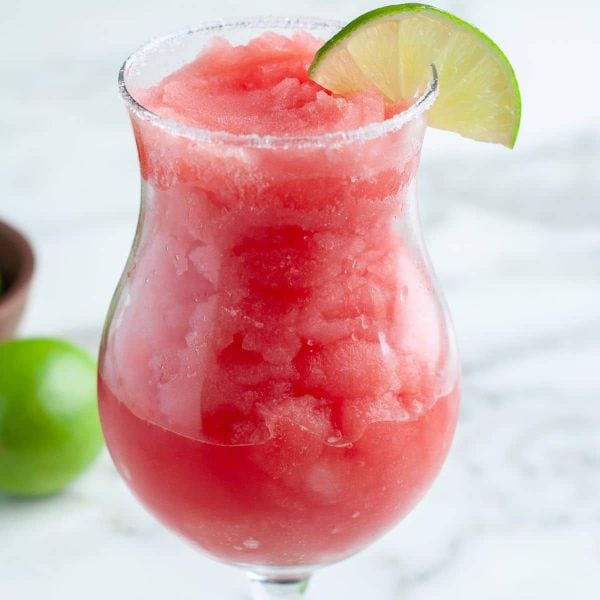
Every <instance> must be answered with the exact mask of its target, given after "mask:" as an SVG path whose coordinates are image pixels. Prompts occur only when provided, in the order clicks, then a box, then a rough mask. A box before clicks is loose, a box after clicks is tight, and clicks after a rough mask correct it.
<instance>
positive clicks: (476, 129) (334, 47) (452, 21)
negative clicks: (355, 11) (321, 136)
mask: <svg viewBox="0 0 600 600" xmlns="http://www.w3.org/2000/svg"><path fill="white" fill-rule="evenodd" d="M431 65H435V67H436V70H437V73H438V77H439V96H438V98H437V100H436V101H435V103H434V105H433V107H432V108H431V109H430V111H429V115H428V122H429V125H431V126H432V127H436V128H438V129H448V130H450V131H455V132H457V133H460V134H461V135H464V136H465V137H469V138H472V139H475V140H480V141H485V142H495V143H499V144H504V145H505V146H508V147H510V148H512V147H513V146H514V144H515V140H516V138H517V133H518V131H519V124H520V120H521V96H520V93H519V86H518V83H517V79H516V77H515V73H514V71H513V68H512V66H511V65H510V63H509V62H508V59H507V58H506V56H505V55H504V53H503V52H502V50H500V48H499V47H498V46H497V45H496V44H495V43H494V42H493V41H492V40H491V39H490V38H489V37H487V36H486V35H485V34H484V33H482V32H481V31H479V29H477V28H475V27H473V25H470V24H469V23H466V22H465V21H463V20H461V19H459V18H458V17H455V16H454V15H452V14H450V13H447V12H445V11H442V10H439V9H437V8H434V7H432V6H428V5H426V4H412V3H411V4H398V5H395V6H386V7H384V8H378V9H376V10H373V11H371V12H368V13H366V14H364V15H362V16H361V17H358V18H357V19H355V20H354V21H352V22H351V23H350V24H348V25H346V27H344V28H343V29H342V30H341V31H340V32H339V33H338V34H336V35H335V36H334V37H333V38H331V39H330V40H329V41H328V42H327V43H326V44H325V45H324V46H323V47H322V48H321V49H320V50H319V51H318V52H317V54H316V56H315V60H314V61H313V63H312V65H311V66H310V69H309V74H310V77H311V78H312V79H313V80H314V81H316V82H317V83H319V84H320V85H322V86H323V87H324V88H326V89H328V90H331V91H332V92H335V93H337V94H349V93H352V92H355V91H358V90H364V89H369V88H373V87H375V88H377V89H379V90H380V91H381V93H382V94H384V96H386V98H388V100H389V101H391V102H397V101H398V100H401V99H405V100H407V99H412V98H415V97H417V96H418V95H420V94H422V93H423V92H424V90H425V89H426V87H427V84H428V82H429V81H430V79H431V76H432V71H431Z"/></svg>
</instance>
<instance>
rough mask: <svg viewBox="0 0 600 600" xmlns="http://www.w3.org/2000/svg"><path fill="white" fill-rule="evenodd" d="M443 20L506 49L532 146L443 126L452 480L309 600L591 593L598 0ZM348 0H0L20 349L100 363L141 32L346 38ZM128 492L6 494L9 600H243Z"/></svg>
mask: <svg viewBox="0 0 600 600" xmlns="http://www.w3.org/2000/svg"><path fill="white" fill-rule="evenodd" d="M437 5H438V6H439V7H440V8H445V9H447V10H450V11H452V12H455V13H456V14H458V15H459V16H462V17H463V18H466V19H467V20H469V21H471V22H473V23H475V24H477V25H478V26H479V27H480V28H481V29H482V30H484V31H485V32H486V33H488V34H489V35H490V36H491V37H492V38H494V39H495V40H496V41H497V42H498V43H499V44H500V45H501V47H503V48H504V50H505V51H506V53H507V55H508V56H509V58H510V59H511V61H512V63H513V65H514V67H515V70H516V72H517V74H518V76H519V80H520V83H521V91H522V94H523V122H522V128H521V133H520V138H519V142H518V144H517V148H516V149H515V150H514V151H513V152H509V151H507V150H505V149H503V148H498V147H489V146H482V145H481V144H475V143H473V142H469V141H467V140H463V139H461V138H459V137H457V136H452V135H449V134H445V133H439V132H430V134H428V138H427V141H426V146H425V150H424V159H423V167H422V169H421V180H420V183H421V187H420V196H421V197H420V202H421V207H422V211H423V215H424V222H425V233H426V237H427V239H428V243H429V247H430V251H431V254H432V258H433V262H434V264H435V265H436V268H437V271H438V275H439V277H440V280H441V282H442V286H443V287H444V289H445V291H446V294H447V297H448V301H449V304H450V307H451V310H452V312H453V315H454V320H455V325H456V329H457V332H458V337H459V343H460V347H461V353H462V357H463V365H464V373H465V386H464V401H463V409H462V415H461V425H460V427H459V431H458V434H457V439H456V443H455V446H454V449H453V453H452V455H451V458H450V459H449V461H448V464H447V467H446V468H445V470H444V472H443V474H442V476H441V477H440V479H439V480H438V482H437V483H436V485H435V486H434V488H433V489H432V491H431V492H430V494H429V495H428V496H427V498H426V499H425V500H424V501H423V502H422V504H421V505H420V506H419V507H418V508H417V509H416V510H415V511H414V513H413V514H412V515H411V516H410V517H409V518H408V519H407V520H406V521H405V522H404V523H403V524H401V525H400V526H399V527H398V528H396V530H394V531H393V532H392V533H391V534H389V535H388V536H387V537H386V538H385V539H384V540H382V541H380V542H379V543H377V544H376V545H375V546H373V547H372V548H371V549H369V550H368V551H366V552H364V553H362V554H361V555H359V556H358V557H355V558H353V559H351V560H349V561H347V562H345V563H343V564H341V565H338V566H335V567H332V568H329V569H327V570H325V571H323V572H322V573H321V574H319V575H318V576H317V577H316V578H315V582H314V584H313V589H312V592H313V597H314V599H315V600H318V599H325V598H327V599H334V598H349V599H359V598H375V599H378V600H392V599H400V598H403V599H406V600H454V599H456V600H469V599H471V598H473V599H477V600H480V599H481V598H485V599H486V600H506V599H508V598H511V599H512V598H514V599H518V600H529V599H532V600H537V599H539V600H542V599H543V600H559V599H560V600H563V599H564V598H565V597H569V598H573V599H577V600H580V599H581V600H587V599H593V598H597V597H600V403H599V402H598V399H599V392H600V369H599V368H598V365H599V364H600V175H599V171H600V108H599V106H600V101H599V99H600V84H599V79H598V75H597V73H598V69H597V66H598V60H599V57H600V43H599V42H598V39H599V38H600V36H599V35H598V33H597V31H598V29H599V26H600V9H599V8H598V6H599V5H597V3H596V2H594V1H592V0H588V1H584V0H574V1H571V2H564V1H560V2H558V1H551V0H550V1H545V2H544V1H541V0H540V1H537V0H535V1H534V0H521V1H516V0H504V1H502V2H497V1H491V0H485V1H483V0H480V1H476V0H456V1H441V0H440V1H439V2H438V3H437ZM375 6H376V5H374V4H372V3H370V2H363V1H361V2H355V1H351V0H347V1H345V2H341V1H330V2H327V1H325V0H321V1H316V0H304V1H300V2H294V3H292V2H283V1H280V2H275V1H274V0H271V1H268V0H262V1H255V2H253V3H243V2H241V1H239V0H238V1H233V0H221V1H219V2H206V1H202V0H186V1H181V0H179V1H177V0H173V1H171V2H169V3H167V2H164V0H163V1H162V2H158V1H157V0H147V1H144V2H142V1H141V0H133V1H127V0H121V1H120V2H117V1H115V0H107V1H104V2H100V1H96V2H84V1H82V0H80V1H76V0H55V1H53V2H44V1H42V0H38V1H37V2H35V1H32V0H26V1H21V2H16V1H13V0H0V82H1V83H0V219H4V220H9V221H11V222H13V223H15V224H16V225H18V226H20V227H21V228H22V229H23V230H24V231H25V232H27V233H28V235H29V236H30V237H31V239H32V241H33V243H34V245H35V248H36V253H37V258H38V271H37V274H36V280H35V286H34V290H33V294H32V298H31V303H30V306H29V310H28V313H27V316H26V319H25V321H24V323H23V327H22V329H21V333H22V334H23V335H40V334H48V335H59V336H64V337H67V338H69V339H71V340H73V341H76V342H78V343H82V344H84V345H86V346H87V347H88V348H89V349H90V350H91V351H95V350H96V348H97V342H98V338H99V332H100V328H101V325H102V320H103V316H104V313H105V311H106V308H107V306H108V302H109V300H110V296H111V294H112V290H113V288H114V285H115V283H116V281H117V278H118V276H119V273H120V270H121V268H122V267H123V264H124V261H125V258H126V256H127V252H128V249H129V244H130V242H131V239H132V235H133V231H134V226H135V218H136V213H137V199H138V195H139V191H138V187H139V181H138V173H137V162H136V155H135V150H134V144H133V138H132V135H131V133H130V130H129V124H128V121H127V117H126V113H125V110H124V108H123V107H122V106H121V103H120V100H119V98H118V95H117V93H116V74H117V70H118V67H119V66H120V63H121V62H122V60H123V59H124V58H125V57H126V56H127V55H128V54H129V53H130V52H131V51H133V50H134V49H135V48H136V47H137V46H138V45H140V44H141V43H142V42H143V41H145V40H146V39H147V38H148V37H151V36H154V35H158V34H162V33H166V32H168V31H170V30H173V29H179V28H181V27H184V26H186V25H190V24H195V23H198V22H200V21H202V20H206V19H212V18H216V17H225V16H240V15H242V16H244V15H248V14H256V15H259V14H288V15H289V14H294V15H296V14H299V15H314V16H322V17H333V18H338V19H341V20H343V21H346V20H349V19H350V18H352V17H354V16H356V15H358V14H360V13H362V12H364V11H366V10H368V9H370V8H374V7H375ZM245 594H246V585H245V581H244V578H243V576H242V575H241V574H239V573H237V572H235V571H234V570H233V569H230V568H228V567H225V566H221V565H218V564H216V563H213V562H211V561H209V560H208V559H206V558H203V557H202V556H200V555H198V554H197V553H196V552H195V551H194V550H192V549H190V548H189V547H187V546H186V545H185V544H184V543H182V542H181V541H179V540H178V539H176V538H175V537H174V536H172V535H171V534H170V533H168V532H166V531H165V530H164V529H163V528H161V527H160V526H158V525H157V524H156V523H155V522H154V521H153V520H152V519H151V518H150V517H149V516H147V515H146V513H145V512H144V511H143V509H142V508H141V507H140V506H139V505H138V504H137V503H136V502H135V501H134V500H133V499H132V498H131V497H130V495H129V493H128V491H127V490H126V488H125V486H124V485H123V484H122V483H121V482H120V480H119V479H118V478H117V476H116V474H115V472H114V470H113V468H112V465H111V463H110V461H109V459H108V457H107V456H106V455H103V456H102V457H101V459H100V460H99V461H98V462H97V463H96V464H95V466H94V467H93V468H92V469H91V470H90V472H88V473H87V474H86V475H85V476H84V477H83V478H82V479H81V480H79V481H78V482H77V483H76V484H75V485H74V486H73V487H72V488H70V489H69V490H68V491H66V492H65V493H64V494H62V495H60V496H57V497H54V498H51V499H49V500H45V501H38V502H15V501H13V500H8V499H6V498H2V497H0V598H1V599H2V600H4V599H5V598H6V599H11V600H18V599H21V598H23V599H30V598H40V597H43V598H45V599H46V600H50V599H54V598H61V599H63V600H71V599H76V598H81V597H85V598H87V599H88V600H95V599H101V598H102V599H104V598H106V597H113V598H127V599H132V600H133V599H137V598H140V599H141V598H144V599H145V600H153V599H159V598H160V599H162V598H166V597H168V598H182V599H184V598H207V599H208V598H211V599H212V598H215V599H216V598H218V599H223V600H242V599H243V598H247V596H246V595H245Z"/></svg>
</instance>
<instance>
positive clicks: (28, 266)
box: [0, 220, 35, 316]
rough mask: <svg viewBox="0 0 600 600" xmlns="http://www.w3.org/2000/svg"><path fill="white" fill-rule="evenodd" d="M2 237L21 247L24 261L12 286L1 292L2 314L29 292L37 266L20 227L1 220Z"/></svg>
mask: <svg viewBox="0 0 600 600" xmlns="http://www.w3.org/2000/svg"><path fill="white" fill-rule="evenodd" d="M0 237H1V238H4V239H6V240H8V241H9V243H10V244H12V245H13V246H14V247H17V248H19V250H20V251H21V254H22V256H23V261H22V263H21V265H20V268H19V271H18V273H17V276H16V278H15V280H14V281H13V282H12V284H11V286H10V287H9V288H8V290H6V291H5V292H3V293H2V292H0V316H1V315H2V313H3V312H4V310H7V309H8V307H9V306H10V305H11V304H12V303H13V302H16V301H18V300H19V299H20V298H21V297H22V296H23V295H25V294H26V293H27V287H28V286H29V284H30V283H31V278H32V277H33V270H34V267H35V258H34V254H33V248H32V247H31V244H30V243H29V240H28V239H27V238H26V237H25V235H23V234H22V233H21V232H20V231H19V230H18V229H15V228H14V227H13V226H12V225H9V224H8V223H6V222H5V221H1V220H0Z"/></svg>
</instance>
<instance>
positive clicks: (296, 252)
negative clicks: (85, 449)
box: [99, 33, 459, 566]
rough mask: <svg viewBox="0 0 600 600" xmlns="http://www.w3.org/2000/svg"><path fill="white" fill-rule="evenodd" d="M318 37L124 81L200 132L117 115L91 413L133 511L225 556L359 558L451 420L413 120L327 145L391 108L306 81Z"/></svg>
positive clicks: (404, 500)
mask: <svg viewBox="0 0 600 600" xmlns="http://www.w3.org/2000/svg"><path fill="white" fill-rule="evenodd" d="M319 45H320V42H319V41H318V40H316V39H315V38H313V37H311V36H309V35H308V34H304V33H298V34H295V35H293V36H291V37H285V36H280V35H276V34H264V35H262V36H260V37H258V38H256V39H254V40H253V41H251V42H250V43H248V44H247V45H245V46H231V45H230V44H229V43H228V42H226V41H224V40H221V39H215V40H213V42H212V43H211V44H210V45H209V46H208V47H207V48H206V49H205V50H204V51H203V52H202V53H201V54H200V55H199V56H198V57H197V58H196V59H195V60H194V61H193V62H191V63H189V64H187V65H186V66H184V67H183V68H181V69H179V70H177V71H175V72H173V73H172V74H170V75H168V76H167V77H165V78H164V79H163V80H162V81H160V82H159V83H158V84H156V85H154V86H152V87H150V88H146V89H138V90H134V96H135V99H136V100H137V101H138V102H139V103H140V104H141V105H143V106H144V107H146V108H147V109H149V110H151V111H152V112H153V113H155V114H156V115H160V117H162V118H163V120H164V119H166V120H170V122H177V123H178V124H180V125H181V124H183V125H184V126H187V127H193V128H197V129H201V130H203V131H204V134H198V135H197V136H193V135H189V134H188V130H185V131H182V130H181V129H177V128H176V127H170V126H163V125H160V124H157V123H156V122H155V121H149V120H147V119H144V118H142V117H141V116H140V115H139V114H136V113H135V112H134V113H133V114H132V120H133V125H134V129H135V133H136V140H137V144H138V150H139V155H140V161H141V168H142V175H143V179H144V198H145V199H144V203H143V213H142V217H141V219H140V224H141V228H140V230H139V232H138V236H137V238H136V245H135V247H134V252H133V254H132V259H131V261H130V263H129V267H128V270H127V275H126V278H124V279H123V281H122V283H121V286H120V293H119V294H118V295H117V298H118V301H117V302H116V303H115V306H114V307H113V310H112V311H111V317H110V321H109V324H108V327H107V330H106V335H105V339H104V342H103V349H102V353H101V364H100V381H99V395H100V411H101V417H102V423H103V427H104V431H105V434H106V439H107V442H108V446H109V449H110V452H111V454H112V457H113V459H114V462H115V464H116V466H117V468H118V469H119V471H120V473H121V475H122V476H123V477H124V478H125V479H126V480H127V482H128V484H129V485H130V487H131V488H132V489H133V490H134V492H135V493H136V494H137V496H138V497H139V498H140V499H141V501H142V502H143V503H144V504H145V505H146V506H147V507H148V508H149V509H150V510H151V511H152V512H153V513H154V514H155V515H156V516H157V517H158V518H159V519H161V520H162V521H163V522H164V523H166V524H167V525H168V526H169V527H171V528H172V529H174V530H175V531H177V532H179V533H180V534H181V535H183V536H184V537H186V538H188V539H190V540H192V541H193V542H195V543H196V544H198V545H199V546H200V547H201V548H203V549H204V550H205V551H207V552H208V553H210V554H211V555H213V556H215V557H217V558H220V559H222V560H226V561H230V562H235V563H241V564H254V565H278V566H283V565H311V564H324V563H326V562H331V561H335V560H338V559H340V558H343V557H345V556H347V555H349V554H351V553H353V552H356V551H358V550H360V549H361V548H363V547H364V546H365V545H367V544H368V543H369V542H371V541H373V540H374V539H375V538H377V537H378V536H379V535H381V534H382V533H383V532H385V531H386V530H387V529H389V528H390V527H391V526H392V525H394V524H395V523H396V522H397V521H398V520H399V519H400V518H401V517H402V516H403V515H405V514H406V513H407V512H408V511H409V510H410V509H411V508H412V507H413V506H414V504H415V503H416V502H417V501H418V499H419V498H420V497H421V496H422V494H423V493H424V492H425V491H426V489H427V488H428V487H429V485H430V484H431V482H432V480H433V479H434V477H435V476H436V474H437V473H438V471H439V469H440V467H441V465H442V463H443V461H444V459H445V456H446V454H447V451H448V449H449V445H450V442H451V438H452V435H453V432H454V428H455V423H456V417H457V405H458V388H459V375H458V368H457V366H456V365H455V359H454V357H453V350H452V342H451V339H450V335H449V333H448V331H447V328H446V326H445V315H444V311H443V308H442V307H441V306H440V304H439V301H438V300H437V295H436V292H435V290H434V288H433V283H432V280H431V275H430V269H429V266H428V264H427V260H426V258H424V254H423V251H422V246H421V243H420V239H419V234H418V227H416V226H415V222H414V221H415V219H416V217H415V213H414V211H415V209H414V206H413V204H414V199H413V188H414V177H415V173H416V169H417V166H418V161H419V154H420V147H421V141H422V135H423V131H424V127H425V122H424V119H423V117H418V118H415V119H412V120H410V121H407V122H406V123H405V124H404V125H402V126H401V127H397V128H395V129H390V132H388V133H385V134H381V135H379V134H378V135H371V136H369V135H364V136H362V137H360V136H358V135H354V134H353V133H351V134H350V135H349V136H347V139H346V138H345V137H344V135H341V136H340V135H338V136H337V137H335V135H334V137H329V138H328V137H327V135H326V134H335V132H341V131H350V132H351V131H352V130H356V129H357V128H360V127H364V126H372V125H373V124H376V123H380V124H382V125H383V124H385V122H386V119H390V118H394V117H393V116H394V114H396V113H398V112H399V111H401V110H402V109H404V108H406V107H402V106H389V105H387V104H386V102H385V100H384V99H383V98H382V97H381V96H380V95H378V94H377V93H374V92H364V93H360V94H356V95H354V96H352V97H349V98H342V97H336V96H335V95H332V94H330V93H329V92H327V91H326V90H323V89H322V88H320V87H319V86H318V85H317V84H315V83H313V82H312V81H310V80H309V79H308V77H307V67H308V65H309V64H310V62H311V60H312V58H313V56H314V53H315V51H316V49H317V48H318V47H319ZM166 122H168V121H166ZM371 130H373V128H372V127H371ZM211 131H222V132H227V133H228V134H236V135H227V134H218V135H215V136H213V137H212V138H211V136H210V134H209V132H211ZM207 132H208V133H207ZM252 134H256V135H257V137H252ZM317 135H318V136H321V137H320V138H315V137H311V136H317ZM258 136H276V137H274V138H264V137H258ZM285 136H290V138H292V137H293V138H295V139H294V140H293V141H291V142H290V144H287V145H286V144H285ZM298 137H303V138H305V141H304V142H302V141H299V140H297V139H296V138H298ZM269 139H270V141H269ZM315 140H316V141H315Z"/></svg>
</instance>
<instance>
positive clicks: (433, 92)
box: [118, 17, 439, 148]
mask: <svg viewBox="0 0 600 600" xmlns="http://www.w3.org/2000/svg"><path fill="white" fill-rule="evenodd" d="M343 26H344V23H342V22H340V21H336V20H331V19H318V18H314V17H248V18H229V19H219V20H213V21H205V22H202V23H200V24H198V25H196V26H193V27H187V28H185V29H180V30H178V31H174V32H172V33H168V34H166V35H163V36H159V37H155V38H152V39H150V40H149V41H147V42H146V43H144V44H142V45H141V46H140V47H139V48H138V49H137V50H135V51H134V52H133V53H132V54H130V55H129V56H128V57H127V59H125V61H124V62H123V64H122V65H121V68H120V69H119V77H118V85H119V93H120V95H121V97H122V98H123V100H124V102H125V104H126V106H127V109H128V110H129V111H130V112H131V113H132V114H133V115H135V116H136V117H138V118H139V119H141V120H143V121H146V122H147V123H150V124H151V125H155V126H157V127H159V128H160V129H162V130H164V131H166V132H167V133H170V134H172V135H174V136H177V137H185V138H188V139H190V140H192V141H196V142H206V143H219V144H227V145H236V146H246V147H254V148H274V147H282V146H283V147H307V146H308V147H331V146H339V145H345V144H349V143H352V142H356V141H363V140H372V139H375V138H379V137H382V136H384V135H386V134H387V133H391V132H394V131H398V130H399V129H401V128H402V127H403V126H404V125H405V124H406V123H408V122H410V121H412V120H413V119H415V118H416V117H418V116H419V115H421V114H423V113H424V112H426V111H427V110H428V109H429V108H431V106H432V105H433V103H434V101H435V99H436V97H437V95H438V91H439V81H438V74H437V70H436V68H435V65H433V64H432V65H431V71H432V76H431V79H430V80H429V83H428V85H427V88H426V89H425V91H424V92H423V93H422V94H421V95H420V96H418V97H417V98H416V99H415V101H414V102H413V103H412V104H411V105H410V106H409V107H408V108H407V109H406V110H404V111H402V112H400V113H398V114H396V115H394V116H392V117H390V118H389V119H385V120H383V121H377V122H375V123H369V124H368V125H362V126H360V127H356V128H353V129H346V130H339V131H334V132H329V133H322V134H314V135H301V136H298V135H281V134H278V135H272V134H255V133H243V134H238V133H231V132H228V131H222V130H216V129H205V128H202V127H195V126H193V125H187V124H185V123H183V122H181V121H178V120H176V119H171V118H169V117H163V116H161V115H159V114H157V113H155V112H153V111H151V110H150V109H149V108H146V107H145V106H144V105H143V104H141V103H140V102H138V101H137V100H136V99H135V98H134V96H133V95H132V94H131V93H130V91H129V89H128V88H127V83H126V78H127V74H128V72H129V69H130V68H131V67H132V66H133V65H134V64H136V63H137V62H138V61H139V60H140V59H143V58H144V56H145V54H146V53H147V52H149V51H150V50H153V49H156V48H157V47H158V46H161V45H162V44H164V43H166V42H170V41H173V40H175V39H177V38H183V37H186V36H188V35H194V34H198V33H211V32H213V33H214V34H215V35H218V34H219V32H227V31H231V30H236V29H244V28H256V29H261V28H264V29H265V30H267V28H269V27H270V28H279V29H298V30H300V29H305V28H310V27H312V28H317V27H323V28H332V29H333V28H338V29H341V28H342V27H343Z"/></svg>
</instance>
